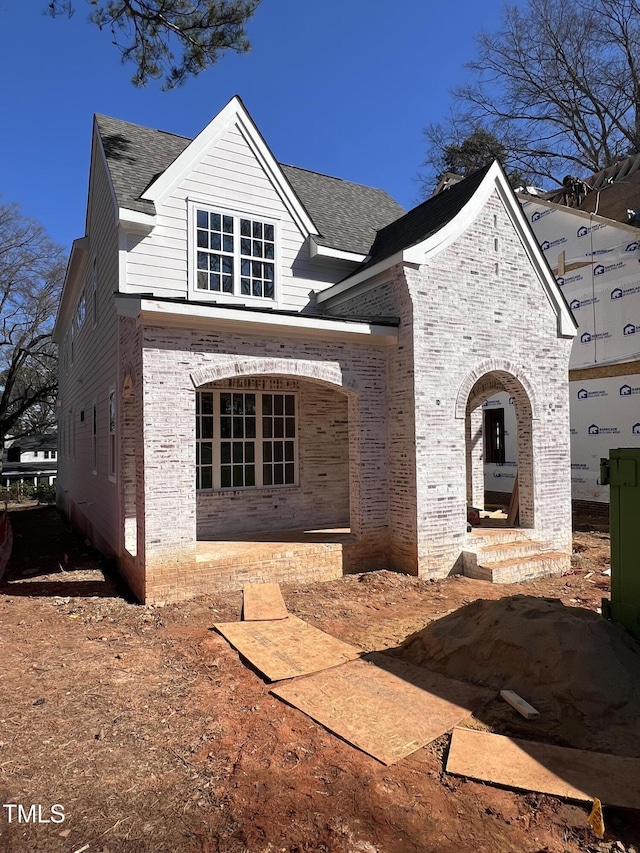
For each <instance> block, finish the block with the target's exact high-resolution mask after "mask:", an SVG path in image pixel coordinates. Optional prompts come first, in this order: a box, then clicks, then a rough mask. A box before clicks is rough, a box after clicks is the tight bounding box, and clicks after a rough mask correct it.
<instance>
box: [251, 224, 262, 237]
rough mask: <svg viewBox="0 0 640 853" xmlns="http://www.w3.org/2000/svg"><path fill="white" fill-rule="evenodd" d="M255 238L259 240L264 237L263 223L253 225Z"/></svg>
mask: <svg viewBox="0 0 640 853" xmlns="http://www.w3.org/2000/svg"><path fill="white" fill-rule="evenodd" d="M253 236H254V237H257V238H258V239H260V238H261V237H262V222H254V223H253Z"/></svg>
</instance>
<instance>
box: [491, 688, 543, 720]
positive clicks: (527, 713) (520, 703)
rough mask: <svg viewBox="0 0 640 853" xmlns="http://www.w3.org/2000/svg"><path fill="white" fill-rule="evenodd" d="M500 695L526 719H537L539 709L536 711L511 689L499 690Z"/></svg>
mask: <svg viewBox="0 0 640 853" xmlns="http://www.w3.org/2000/svg"><path fill="white" fill-rule="evenodd" d="M500 696H501V697H502V698H503V699H504V701H505V702H507V703H508V704H509V705H511V707H512V708H515V709H516V711H517V712H518V713H519V714H522V716H523V717H524V718H525V719H526V720H537V719H538V717H539V716H540V711H537V710H536V709H535V708H534V707H533V705H530V704H529V703H528V702H525V700H524V699H523V698H522V696H518V694H517V693H514V691H513V690H501V691H500Z"/></svg>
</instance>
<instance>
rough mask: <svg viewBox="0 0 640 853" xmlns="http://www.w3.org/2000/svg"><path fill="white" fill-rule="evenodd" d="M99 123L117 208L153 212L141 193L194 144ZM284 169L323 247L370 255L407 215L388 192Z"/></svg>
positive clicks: (138, 128)
mask: <svg viewBox="0 0 640 853" xmlns="http://www.w3.org/2000/svg"><path fill="white" fill-rule="evenodd" d="M96 122H97V125H98V130H99V133H100V137H101V139H102V144H103V147H104V150H105V155H106V158H107V163H108V165H109V170H110V172H111V178H112V181H113V186H114V190H115V194H116V199H117V201H118V205H119V206H120V207H125V208H128V209H129V210H136V211H139V212H140V213H153V212H154V205H153V203H152V202H150V201H146V200H143V199H141V198H140V196H141V194H142V193H143V192H144V191H145V189H146V188H147V187H148V186H149V185H150V184H151V183H152V181H154V180H155V179H156V178H157V177H158V176H159V175H161V174H162V173H163V172H164V171H165V170H166V169H167V168H168V167H169V166H170V165H171V163H173V161H174V160H175V159H176V158H177V157H178V156H179V155H180V154H181V153H182V152H183V151H184V149H185V148H186V147H187V146H188V145H189V143H190V142H191V140H190V139H187V138H186V137H184V136H175V135H174V134H172V133H165V132H164V131H161V130H152V129H151V128H148V127H142V126H141V125H138V124H131V123H130V122H126V121H120V120H119V119H113V118H108V117H107V116H101V115H98V116H96ZM282 171H283V173H284V175H285V177H286V178H287V180H288V181H289V183H290V184H291V187H292V188H293V190H294V192H295V193H296V195H297V196H298V198H299V199H300V201H301V203H302V205H303V206H304V207H305V209H306V210H307V212H308V213H309V216H310V217H311V219H312V220H313V222H314V223H315V225H316V227H317V229H318V231H319V234H320V237H319V238H318V242H319V243H321V244H322V245H325V246H329V247H331V248H334V249H340V250H343V251H348V252H359V253H361V254H366V253H367V252H368V251H369V248H370V246H371V244H372V242H373V240H374V238H375V235H376V231H377V230H378V229H379V228H382V227H383V226H385V225H387V224H388V223H389V222H392V221H393V220H394V219H397V218H398V217H399V216H402V215H403V213H404V208H402V207H401V206H400V205H399V204H398V203H397V202H395V201H394V200H393V199H392V198H391V196H390V195H389V194H388V193H386V192H385V191H384V190H378V189H374V188H373V187H367V186H364V185H362V184H354V183H351V182H350V181H343V180H342V179H340V178H332V177H329V176H328V175H321V174H319V173H318V172H309V171H307V170H306V169H299V168H297V167H296V166H285V165H283V166H282Z"/></svg>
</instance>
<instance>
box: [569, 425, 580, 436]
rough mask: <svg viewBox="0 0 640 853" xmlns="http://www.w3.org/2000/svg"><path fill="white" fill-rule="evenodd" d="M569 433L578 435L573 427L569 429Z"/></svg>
mask: <svg viewBox="0 0 640 853" xmlns="http://www.w3.org/2000/svg"><path fill="white" fill-rule="evenodd" d="M569 432H570V433H571V435H578V430H577V429H576V428H575V427H570V428H569Z"/></svg>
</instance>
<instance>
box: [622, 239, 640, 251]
mask: <svg viewBox="0 0 640 853" xmlns="http://www.w3.org/2000/svg"><path fill="white" fill-rule="evenodd" d="M639 248H640V243H638V241H637V240H634V241H633V243H629V245H628V246H627V248H626V249H625V252H637V251H638V249H639Z"/></svg>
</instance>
